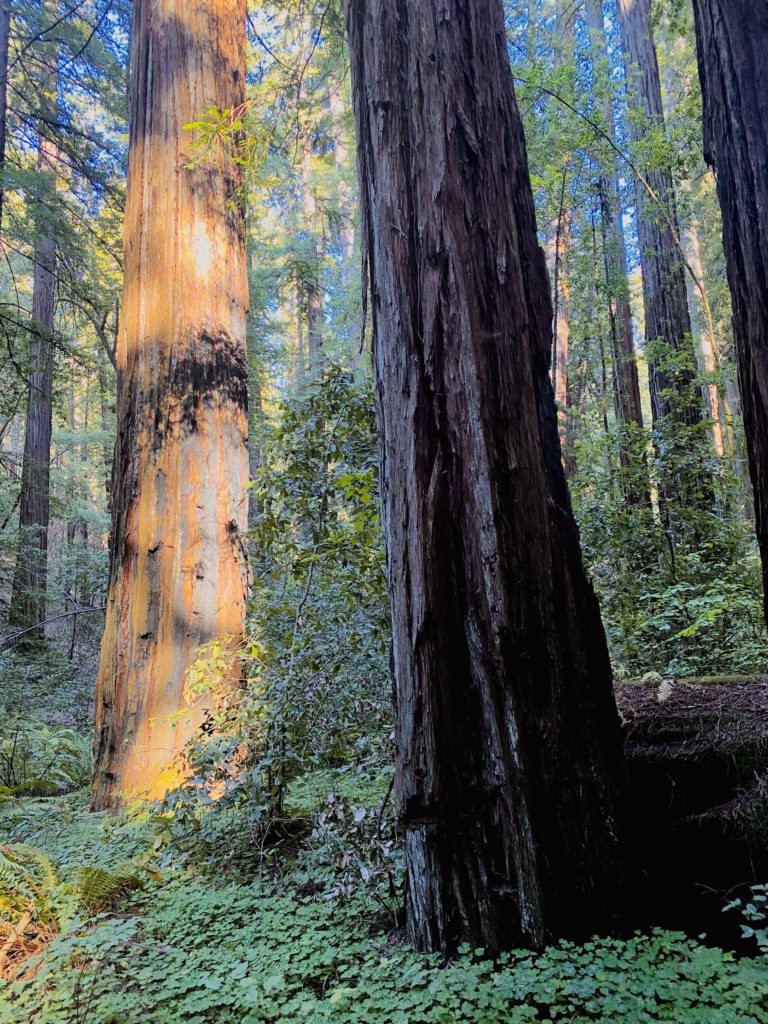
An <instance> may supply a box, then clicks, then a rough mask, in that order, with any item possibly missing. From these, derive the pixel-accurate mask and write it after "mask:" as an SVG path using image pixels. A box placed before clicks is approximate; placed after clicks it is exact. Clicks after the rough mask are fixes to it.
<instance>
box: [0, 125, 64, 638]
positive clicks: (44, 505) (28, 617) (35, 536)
mask: <svg viewBox="0 0 768 1024" xmlns="http://www.w3.org/2000/svg"><path fill="white" fill-rule="evenodd" d="M57 164H58V148H57V146H56V144H55V143H54V142H52V141H51V140H49V139H46V138H44V137H42V136H41V138H40V143H39V153H38V162H37V166H38V172H39V174H40V175H41V176H44V175H46V174H47V175H51V174H53V175H55V173H56V167H57ZM49 217H50V214H49V212H48V211H46V210H45V209H43V211H42V214H41V216H39V217H38V223H37V227H38V231H39V235H38V238H37V240H36V243H35V252H34V262H35V265H34V274H33V283H32V336H31V340H30V353H29V396H28V399H27V414H26V418H25V421H24V457H23V462H22V472H21V500H20V504H19V551H18V554H17V557H16V567H15V570H14V575H13V589H12V592H11V605H10V609H9V612H8V621H9V623H10V624H11V625H13V626H16V627H17V628H19V629H29V628H30V627H31V626H35V625H37V624H38V623H40V622H43V621H44V619H45V607H46V575H47V569H48V523H49V519H50V476H51V468H50V463H51V431H52V392H53V363H54V349H53V330H54V302H55V273H56V239H55V236H54V232H53V227H52V225H51V223H50V220H49ZM37 632H38V631H37V630H36V631H35V633H36V634H37Z"/></svg>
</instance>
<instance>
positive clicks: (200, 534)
mask: <svg viewBox="0 0 768 1024" xmlns="http://www.w3.org/2000/svg"><path fill="white" fill-rule="evenodd" d="M244 98H245V0H206V2H205V3H202V2H200V0H161V2H158V0H137V2H136V3H135V5H134V22H133V37H132V44H131V138H130V148H129V160H128V199H127V208H126V219H125V284H124V292H123V303H122V308H121V317H120V335H119V341H118V353H117V362H118V381H119V383H118V413H117V419H118V436H117V445H116V451H115V471H114V485H113V493H112V515H113V524H112V540H111V578H110V586H109V595H108V602H107V615H106V624H105V630H104V638H103V641H102V652H101V664H100V667H99V676H98V680H97V684H96V732H95V768H94V779H93V805H94V807H97V808H104V807H109V806H113V805H115V804H117V803H119V802H120V801H121V800H123V799H125V798H126V797H129V796H134V795H137V794H143V793H148V794H150V795H153V796H158V795H161V794H162V793H163V792H164V791H165V789H166V788H167V786H168V785H169V784H173V783H174V782H175V781H176V780H177V778H178V768H177V766H176V765H174V764H173V760H174V757H175V756H176V755H177V754H178V753H179V751H180V750H181V749H182V747H183V746H184V744H185V742H186V741H187V739H188V738H189V737H190V736H191V735H192V734H193V732H194V730H195V729H196V727H198V726H199V725H200V723H201V721H202V720H203V717H204V714H205V712H206V709H207V707H208V706H209V705H210V702H211V700H212V699H213V698H208V699H198V700H194V701H192V700H190V701H187V699H186V697H185V686H184V677H185V673H186V671H187V669H188V668H189V666H190V665H191V664H192V663H193V662H194V661H195V660H196V657H197V654H198V651H199V648H200V647H201V646H202V645H206V644H210V643H214V642H216V643H219V644H221V645H222V647H223V649H224V651H225V652H226V651H227V650H230V651H232V652H233V657H232V660H231V663H230V666H231V667H230V668H229V670H228V671H225V672H224V673H223V676H222V677H221V678H220V679H216V680H215V681H214V682H215V683H216V684H217V685H220V686H223V687H226V686H230V685H237V684H238V683H239V681H240V675H241V670H240V666H239V664H238V661H237V658H236V657H235V656H234V652H236V650H237V648H238V645H239V643H240V641H241V639H242V635H243V618H244V596H245V595H244V590H245V581H244V575H243V566H242V560H241V557H240V546H241V544H240V539H239V534H240V532H241V531H242V530H244V529H245V528H246V526H247V500H246V495H245V484H246V482H247V479H248V449H247V443H246V437H247V419H246V417H247V370H246V357H245V337H246V313H247V303H248V299H247V294H248V285H247V278H246V264H245V219H244V215H243V210H242V197H241V196H240V195H239V194H238V188H239V186H240V183H241V172H240V170H239V168H238V165H237V163H236V162H235V161H234V160H233V159H232V158H231V154H230V153H229V152H227V151H226V150H225V151H223V152H221V153H219V155H218V156H217V157H216V158H215V159H216V161H217V162H216V166H215V167H211V165H210V162H209V160H208V158H207V157H205V156H204V157H201V155H200V151H199V150H196V149H195V148H194V135H193V134H192V133H191V132H188V131H185V130H184V127H183V126H184V125H185V124H188V123H190V122H192V121H194V120H197V119H199V118H200V117H201V116H203V115H204V114H205V112H206V111H208V110H209V109H211V108H212V107H216V108H217V109H218V110H234V111H237V110H238V109H240V108H241V105H242V103H243V102H244Z"/></svg>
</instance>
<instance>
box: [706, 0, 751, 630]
mask: <svg viewBox="0 0 768 1024" xmlns="http://www.w3.org/2000/svg"><path fill="white" fill-rule="evenodd" d="M693 11H694V17H695V21H696V46H697V53H698V63H699V77H700V78H701V88H702V95H703V100H704V155H705V157H706V159H707V162H708V163H710V164H711V165H712V166H713V167H714V169H715V174H716V178H717V193H718V197H719V200H720V207H721V209H722V213H723V244H724V247H725V256H726V263H727V268H728V283H729V285H730V289H731V296H732V298H733V336H734V349H735V352H736V362H737V365H738V370H739V384H740V388H741V402H742V411H743V417H744V430H745V434H746V438H747V452H748V455H749V471H750V476H751V478H752V488H753V491H754V497H755V520H756V529H757V539H758V541H759V544H760V553H761V556H762V564H763V586H764V589H765V593H766V595H768V104H767V103H766V91H765V83H766V75H767V74H768V9H766V6H765V4H764V3H761V2H757V0H727V2H725V0H695V2H694V5H693ZM766 620H767V621H768V604H767V605H766Z"/></svg>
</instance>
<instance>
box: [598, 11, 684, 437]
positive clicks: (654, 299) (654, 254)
mask: <svg viewBox="0 0 768 1024" xmlns="http://www.w3.org/2000/svg"><path fill="white" fill-rule="evenodd" d="M618 12H619V24H620V26H621V36H622V40H623V45H624V54H625V60H626V68H627V89H628V93H629V107H630V118H629V124H630V135H631V136H632V138H633V140H634V141H635V142H638V141H640V140H641V139H642V137H643V135H644V125H643V123H642V122H641V121H639V119H638V115H639V117H640V118H643V119H644V120H645V122H646V123H647V124H650V125H653V126H659V125H660V126H663V124H664V111H663V108H662V103H661V81H660V79H659V64H658V60H657V57H656V46H655V44H654V41H653V30H652V27H651V16H650V0H618ZM644 176H645V178H646V181H647V183H648V184H649V185H650V186H651V188H652V189H653V192H654V194H655V196H656V197H657V200H658V201H655V200H654V199H653V198H652V197H651V196H650V195H649V194H648V192H647V189H646V188H645V186H644V184H643V183H642V182H640V181H637V182H636V199H637V231H638V241H639V245H640V264H641V268H642V275H643V304H644V306H645V336H646V340H647V347H648V352H647V355H648V369H649V378H650V387H651V406H652V410H653V419H654V423H659V422H661V421H662V420H663V419H664V418H665V417H666V416H669V415H670V414H674V416H675V418H676V419H678V420H680V421H681V422H683V423H687V424H689V425H694V424H696V423H699V422H701V413H702V410H701V402H700V401H697V400H696V396H695V394H694V391H695V389H694V388H693V387H692V382H693V367H695V365H696V363H695V356H694V351H693V342H692V339H691V317H690V313H689V310H688V295H687V292H686V286H685V273H684V267H683V261H682V253H681V252H680V248H679V244H678V242H679V238H680V231H679V226H678V222H677V208H676V202H675V193H674V186H673V182H672V176H671V174H670V173H669V171H668V170H666V169H665V168H663V167H661V168H654V169H649V170H647V171H645V172H644ZM676 236H677V237H676ZM660 339H661V340H662V341H663V343H664V345H665V346H667V347H668V349H670V350H671V351H672V352H674V353H676V354H677V355H678V361H679V363H680V365H679V366H678V367H675V369H674V372H673V373H670V372H669V370H668V369H667V368H665V367H664V366H663V365H660V362H663V360H659V359H658V358H657V357H654V351H653V350H654V348H655V347H657V344H658V342H659V340H660ZM674 392H677V393H678V395H679V396H680V399H679V400H677V401H674V402H673V401H672V399H671V393H674Z"/></svg>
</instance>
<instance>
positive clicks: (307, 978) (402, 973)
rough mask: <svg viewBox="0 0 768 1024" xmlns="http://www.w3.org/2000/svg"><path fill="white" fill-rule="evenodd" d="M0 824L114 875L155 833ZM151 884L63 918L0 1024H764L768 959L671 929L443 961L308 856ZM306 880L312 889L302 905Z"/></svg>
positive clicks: (27, 818)
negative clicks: (248, 871) (92, 911)
mask: <svg viewBox="0 0 768 1024" xmlns="http://www.w3.org/2000/svg"><path fill="white" fill-rule="evenodd" d="M22 822H23V825H22V824H21V823H22ZM2 824H3V826H4V828H3V830H4V832H6V833H7V832H8V831H10V832H11V833H12V836H11V837H12V838H13V839H25V840H27V841H30V840H31V839H33V835H32V833H33V832H34V833H35V834H36V836H37V842H39V843H40V845H41V846H43V847H44V848H45V849H46V851H47V853H48V854H49V855H50V856H51V858H52V859H55V860H56V862H57V863H58V864H59V865H60V866H61V870H62V872H65V871H66V868H67V865H74V864H75V863H76V862H78V860H79V862H80V863H83V861H84V855H87V857H88V858H90V863H95V862H96V863H100V864H102V865H109V864H111V863H112V862H114V861H115V860H119V859H120V858H121V857H124V856H126V855H132V854H135V853H136V851H137V848H138V847H139V846H140V845H141V843H142V841H143V842H144V843H145V844H146V843H147V842H149V841H150V839H151V835H150V832H149V830H148V829H147V827H146V825H142V824H140V823H139V824H138V825H133V824H131V823H130V822H129V823H122V822H120V821H117V822H116V823H113V822H111V821H110V820H109V819H106V818H104V817H103V816H94V815H90V816H89V815H87V814H86V813H85V812H84V810H83V801H82V799H81V798H78V797H74V798H72V797H70V798H69V799H68V800H55V801H46V802H38V803H36V804H35V805H32V806H31V807H29V806H28V807H27V809H26V812H25V814H24V815H23V816H21V815H14V816H13V817H12V818H11V819H10V821H9V820H8V819H6V820H4V822H3V823H2ZM78 854H81V855H83V856H80V857H78ZM162 874H163V880H162V881H151V882H149V883H148V885H147V886H146V887H145V888H144V889H143V890H142V891H141V892H140V893H138V894H132V895H130V896H129V897H127V899H126V902H125V903H124V904H123V905H122V906H121V907H120V908H119V911H118V912H112V913H110V914H101V915H97V916H96V917H95V918H92V919H90V920H87V921H82V920H77V919H75V920H74V921H73V922H72V923H71V924H70V925H69V926H68V928H67V929H66V930H64V931H63V932H62V934H60V935H59V936H58V937H57V938H56V939H55V940H54V941H53V942H52V943H51V944H50V945H49V946H48V947H47V949H46V951H45V953H44V954H43V955H42V956H41V957H40V959H39V962H38V963H37V964H36V970H35V971H34V972H30V974H29V976H28V977H27V978H26V979H17V980H15V981H13V982H8V983H5V989H4V991H3V992H2V995H0V1019H1V1020H2V1021H3V1022H4V1024H5V1022H6V1021H7V1022H9V1024H171V1022H173V1024H176V1022H179V1021H183V1022H187V1024H259V1022H262V1021H264V1022H266V1021H275V1022H280V1024H315V1022H317V1024H320V1022H324V1021H334V1022H337V1024H352V1022H355V1024H364V1022H365V1024H458V1022H467V1024H470V1022H473V1024H475V1022H481V1024H502V1022H504V1024H522V1022H525V1021H543V1022H546V1021H552V1022H555V1021H557V1022H563V1024H582V1022H587V1021H601V1022H605V1024H609V1022H610V1024H643V1022H657V1021H659V1022H660V1021H665V1022H666V1021H668V1022H680V1024H734V1022H738V1024H766V1022H768V964H766V962H765V961H760V960H749V959H741V960H738V959H735V958H734V957H733V956H732V955H731V954H729V953H724V952H723V951H721V950H718V949H711V948H707V947H705V946H702V945H700V944H698V943H696V942H693V941H691V940H690V939H688V938H686V937H684V936H682V935H680V934H674V933H669V932H661V931H659V932H655V933H653V934H651V935H641V936H636V937H634V938H632V939H630V940H628V941H618V940H599V941H594V942H591V943H589V944H587V945H585V946H583V947H576V946H572V945H568V944H562V945H559V946H556V947H553V948H550V949H549V950H547V951H546V952H545V953H543V954H541V955H534V954H531V953H528V952H524V951H521V952H516V953H512V954H508V955H506V956H504V957H502V958H501V959H500V960H499V961H497V962H496V963H491V962H489V961H488V960H485V959H483V958H482V955H481V953H480V951H473V950H469V949H466V950H464V951H463V952H462V955H461V956H459V957H458V958H457V959H455V960H454V961H452V962H450V963H448V964H445V963H444V962H442V961H441V959H440V958H439V957H429V956H422V955H419V954H417V953H414V952H413V951H412V950H410V949H409V948H408V947H407V946H406V945H405V944H404V943H403V941H402V939H401V937H400V936H399V935H393V934H392V933H391V931H390V928H391V926H390V924H389V922H388V921H387V920H386V918H385V917H383V916H382V913H381V909H380V907H377V905H376V904H375V902H374V901H373V900H372V899H371V897H370V894H369V893H368V892H367V891H366V890H365V888H364V887H362V886H361V887H360V888H359V890H358V891H356V892H354V893H353V894H352V895H349V896H346V897H345V898H336V899H329V898H327V896H328V893H329V892H330V888H331V887H330V882H331V879H330V877H328V876H326V875H324V874H323V869H322V867H320V866H318V864H317V863H313V862H312V861H311V860H309V861H307V860H305V861H304V862H303V863H302V861H301V858H300V859H299V863H298V864H297V865H296V866H295V868H294V869H292V871H291V872H289V873H287V874H284V875H283V876H282V877H281V878H279V879H275V878H266V877H264V878H261V879H259V878H255V879H254V878H249V879H234V878H232V877H227V876H223V875H222V874H220V873H219V874H218V875H217V874H216V873H214V874H210V873H206V874H200V873H199V871H198V873H197V874H196V873H195V872H194V871H193V870H192V869H190V868H187V869H186V870H185V871H174V869H172V868H168V869H166V870H164V871H163V872H162ZM310 876H312V877H313V878H314V880H315V882H316V883H319V886H318V885H317V884H316V885H315V886H314V887H313V891H312V894H311V895H306V894H305V893H306V891H307V888H308V887H307V884H306V883H307V880H308V878H309V877H310ZM326 883H328V884H327V885H326Z"/></svg>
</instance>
